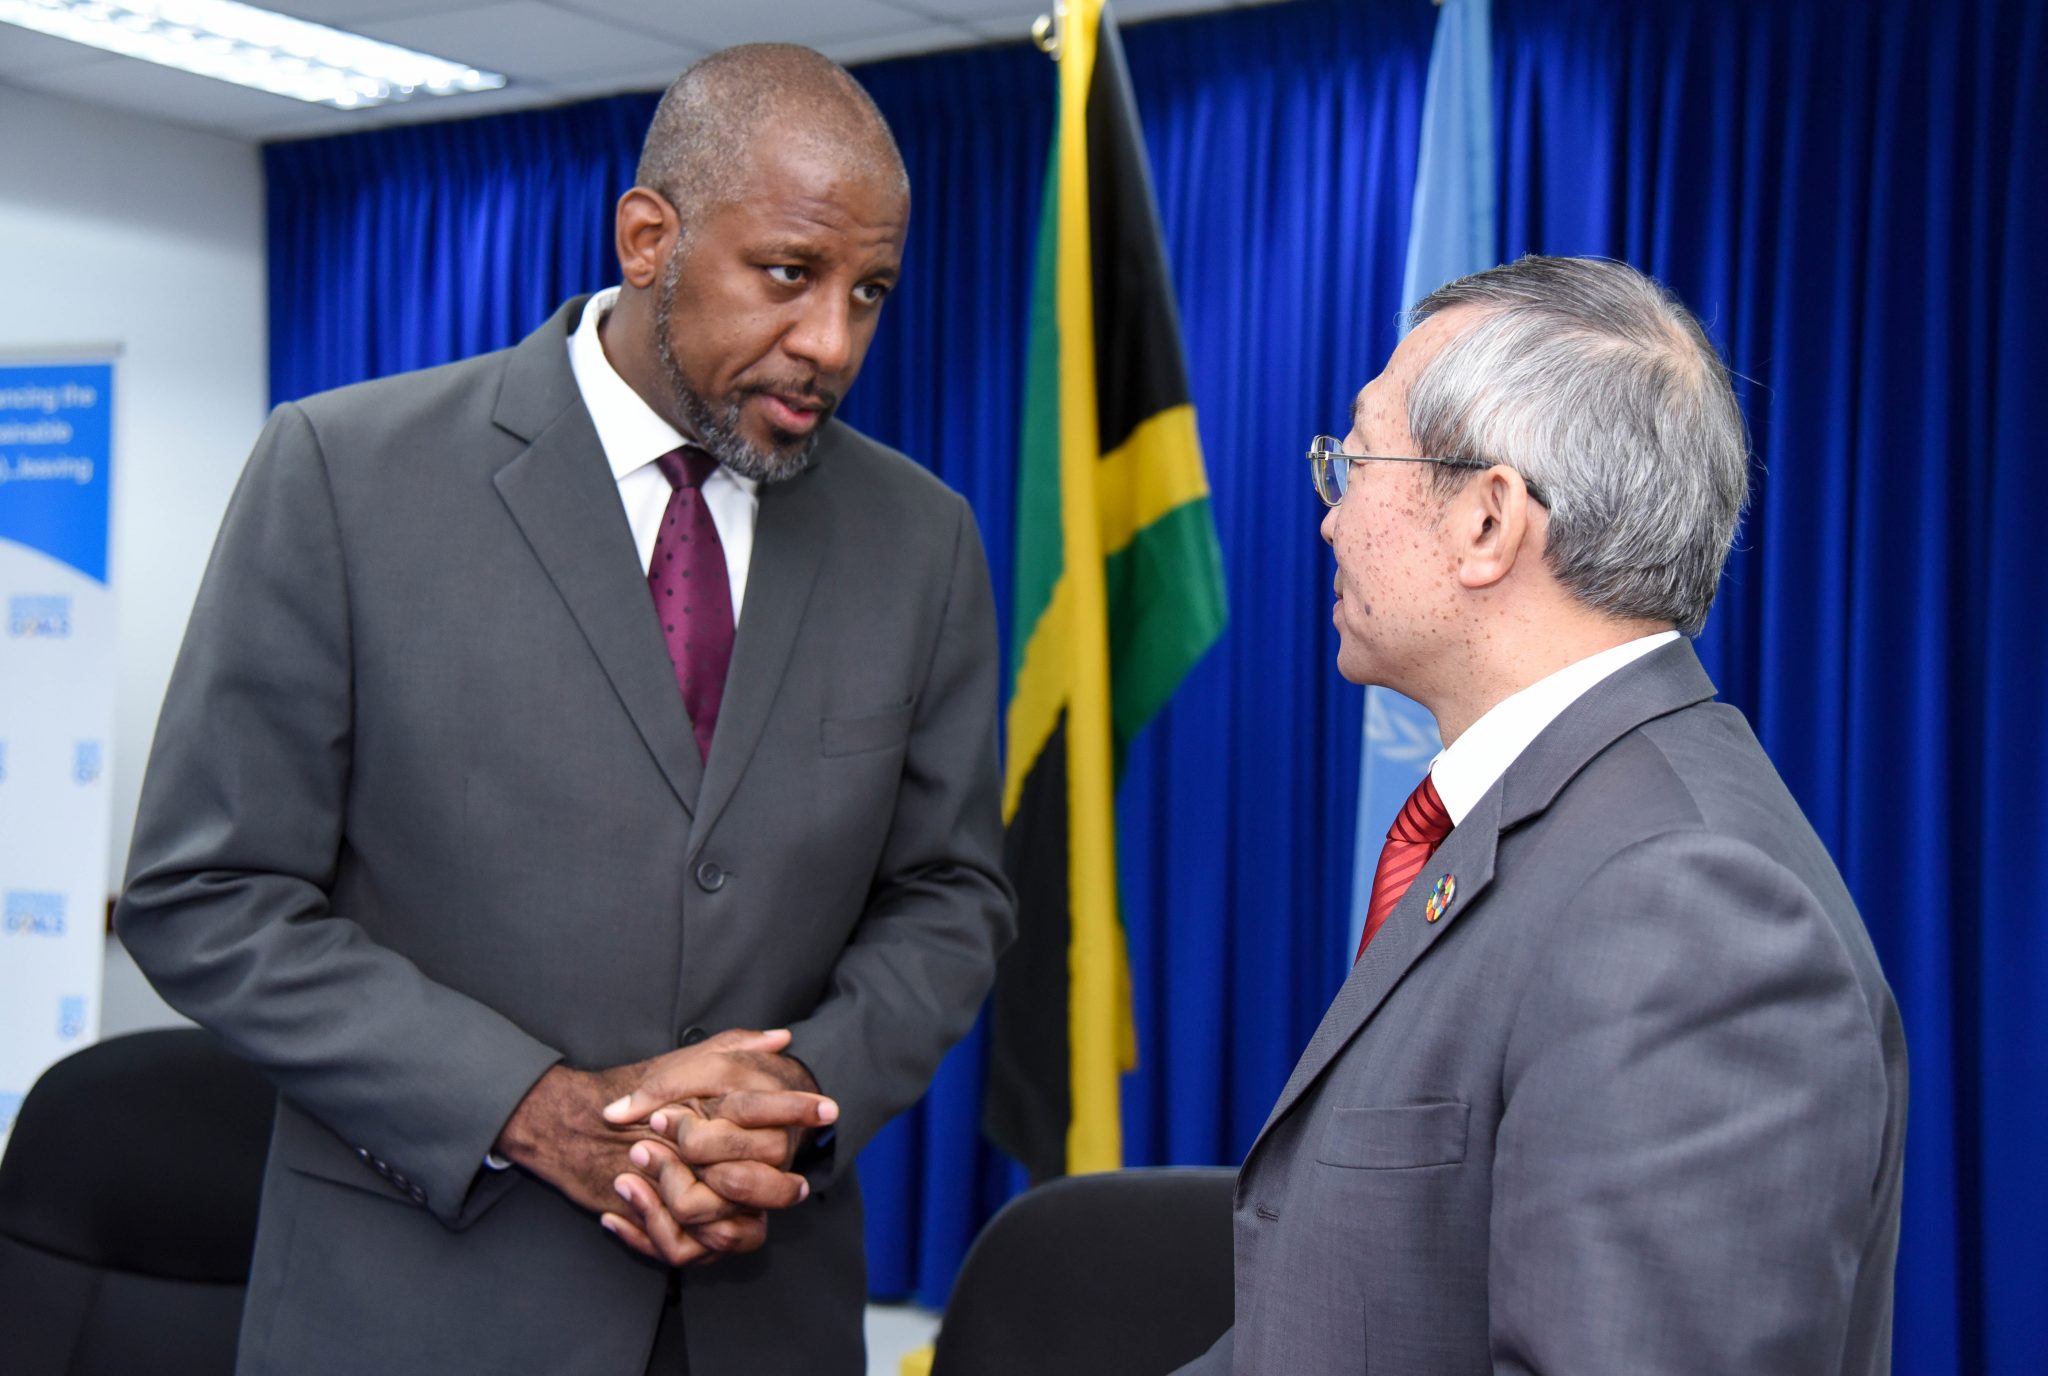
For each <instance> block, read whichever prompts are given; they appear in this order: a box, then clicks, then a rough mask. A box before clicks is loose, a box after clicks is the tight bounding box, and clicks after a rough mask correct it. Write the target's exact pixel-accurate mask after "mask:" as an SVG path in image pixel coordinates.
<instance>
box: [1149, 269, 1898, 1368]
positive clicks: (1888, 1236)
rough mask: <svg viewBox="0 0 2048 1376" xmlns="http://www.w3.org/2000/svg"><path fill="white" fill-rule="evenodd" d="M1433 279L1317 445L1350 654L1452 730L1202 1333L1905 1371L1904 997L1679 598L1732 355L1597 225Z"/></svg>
mask: <svg viewBox="0 0 2048 1376" xmlns="http://www.w3.org/2000/svg"><path fill="white" fill-rule="evenodd" d="M1416 315H1417V317H1418V321H1419V323H1418V325H1417V327H1416V328H1415V330H1414V332H1413V333H1412V334H1410V335H1409V336H1408V338H1407V340H1406V341H1405V342H1404V343H1403V344H1402V345H1401V347H1400V348H1399V349H1398V350H1396V351H1395V354H1394V357H1393V359H1392V360H1391V361H1390V362H1389V363H1388V365H1387V369H1386V371H1385V372H1384V373H1382V374H1381V375H1380V377H1379V378H1377V379H1376V380H1374V381H1373V382H1372V383H1371V384H1369V385H1368V386H1367V387H1366V388H1365V389H1364V390H1363V391H1362V392H1360V393H1359V394H1358V398H1357V400H1356V402H1355V403H1354V404H1353V407H1352V425H1351V432H1350V434H1349V435H1347V436H1346V437H1345V438H1344V439H1343V440H1342V441H1341V442H1340V441H1336V440H1331V439H1327V438H1326V439H1322V440H1318V441H1317V443H1316V445H1315V446H1314V447H1313V450H1312V453H1311V462H1312V464H1313V466H1314V469H1315V479H1316V486H1317V489H1318V491H1319V492H1320V493H1321V494H1322V496H1323V499H1324V500H1325V501H1326V502H1327V503H1329V504H1330V508H1331V509H1330V510H1329V512H1328V513H1327V515H1326V516H1325V517H1324V519H1323V524H1322V535H1323V538H1324V540H1326V541H1327V542H1328V543H1329V544H1330V546H1331V548H1332V549H1333V550H1334V551H1335V552H1336V556H1337V576H1336V606H1335V610H1334V613H1333V615H1334V619H1335V621H1336V624H1337V629H1338V633H1339V640H1340V649H1339V651H1338V668H1339V670H1340V671H1341V672H1342V673H1343V674H1344V676H1345V677H1346V678H1348V679H1351V680H1352V681H1354V682H1358V683H1377V684H1383V685H1385V686H1387V687H1389V688H1393V689H1397V690H1398V691H1400V692H1403V693H1406V694H1407V695H1409V696H1410V697H1413V698H1415V699H1416V700H1417V701H1419V702H1421V703H1423V704H1424V705H1425V706H1427V707H1428V708H1429V709H1430V710H1431V711H1432V712H1433V713H1434V714H1435V716H1436V719H1437V723H1438V726H1439V727H1440V729H1441V731H1442V734H1443V739H1444V741H1445V742H1446V743H1447V744H1446V747H1445V750H1444V752H1443V754H1441V755H1440V756H1438V757H1437V760H1436V761H1435V763H1434V764H1433V765H1432V766H1431V771H1430V777H1429V778H1428V779H1427V780H1425V782H1424V784H1423V786H1422V787H1420V788H1418V790H1417V796H1416V797H1415V798H1414V799H1412V800H1411V802H1410V804H1409V806H1408V807H1407V808H1405V809H1404V810H1403V813H1402V815H1401V817H1400V819H1399V820H1398V821H1397V822H1396V824H1395V826H1394V829H1393V832H1392V834H1391V835H1390V837H1389V840H1388V844H1387V848H1386V853H1385V855H1384V856H1383V858H1382V860H1381V863H1380V871H1379V880H1378V882H1377V883H1376V884H1375V889H1374V902H1373V905H1372V909H1371V913H1370V915H1369V917H1368V921H1367V930H1366V933H1365V941H1364V944H1363V946H1362V950H1361V955H1360V957H1359V959H1358V962H1357V964H1356V966H1355V967H1354V969H1353V970H1352V972H1351V975H1350V977H1349V978H1348V979H1347V980H1346V981H1345V984H1344V986H1343V988H1342V990H1341V991H1340V992H1339V993H1338V995H1337V998H1336V1001H1335V1002H1334V1003H1333V1004H1332V1006H1331V1008H1330V1010H1329V1012H1328V1014H1327V1015H1325V1017H1324V1019H1323V1023H1322V1026H1321V1027H1320V1028H1318V1029H1317V1031H1316V1034H1315V1037H1314V1039H1313V1040H1312V1041H1311V1042H1310V1044H1309V1047H1308V1050H1307V1051H1306V1052H1305V1053H1304V1054H1303V1056H1302V1059H1301V1062H1300V1064H1299V1065H1297V1066H1296V1068H1295V1071H1294V1074H1293V1076H1292V1077H1291V1078H1290V1080H1289V1082H1288V1084H1287V1087H1286V1088H1285V1089H1284V1090H1283V1091H1282V1093H1281V1096H1280V1101H1279V1103H1278V1104H1277V1105H1275V1107H1274V1110H1273V1114H1272V1116H1271V1118H1270V1119H1269V1120H1268V1122H1267V1125H1266V1128H1265V1131H1264V1132H1263V1133H1262V1134H1261V1136H1260V1138H1259V1140H1258V1142H1257V1143H1256V1144H1255V1145H1254V1146H1253V1148H1252V1150H1251V1153H1250V1155H1249V1156H1248V1157H1247V1158H1246V1160H1245V1164H1244V1169H1243V1172H1242V1174H1241V1175H1240V1177H1239V1187H1238V1195H1237V1221H1236V1229H1237V1324H1236V1327H1235V1329H1234V1330H1233V1332H1232V1333H1230V1334H1226V1335H1225V1337H1224V1338H1223V1340H1222V1341H1221V1342H1220V1343H1218V1344H1217V1346H1216V1347H1215V1348H1214V1349H1213V1350H1212V1351H1211V1352H1210V1353H1209V1354H1208V1356H1207V1357H1205V1358H1203V1359H1202V1360H1201V1361H1200V1362H1197V1363H1196V1364H1195V1365H1194V1366H1193V1367H1191V1368H1189V1370H1191V1371H1201V1372H1223V1371H1232V1370H1234V1371H1237V1372H1240V1373H1275V1374H1277V1373H1296V1372H1309V1371H1313V1372H1375V1373H1390V1372H1398V1373H1430V1376H1449V1374H1450V1373H1459V1372H1475V1373H1477V1372H1504V1371H1513V1372H1576V1373H1584V1372H1650V1371H1654V1372H1664V1373H1673V1372H1698V1373H1703V1374H1704V1373H1726V1372H1734V1371H1740V1372H1746V1373H1762V1372H1776V1373H1787V1374H1788V1376H1790V1373H1799V1376H1815V1374H1816V1373H1823V1372H1826V1373H1834V1372H1842V1373H1848V1372H1856V1373H1865V1372H1876V1371H1884V1370H1887V1369H1888V1368H1889V1366H1890V1339H1891V1313H1892V1298H1891V1295H1892V1268H1893V1263H1894V1260H1895V1257H1896V1254H1897V1248H1898V1228H1899V1180H1900V1170H1899V1167H1900V1149H1901V1145H1902V1141H1903V1138H1904V1128H1905V1105H1906V1064H1905V1047H1904V1044H1903V1041H1902V1039H1901V1035H1900V1029H1899V1018H1898V1011H1897V1008H1896V1006H1895V1005H1894V1003H1893V1001H1892V997H1891V993H1890V991H1889V990H1888V989H1887V988H1886V985H1885V982H1884V977H1883V975H1882V974H1881V973H1880V971H1879V969H1878V964H1877V959H1876V956H1875V954H1874V953H1873V952H1872V949H1871V945H1870V940H1869V938H1868V936H1867V935H1866V934H1865V932H1864V929H1863V924H1862V921H1861V920H1860V919H1859V918H1858V916H1857V914H1856V908H1855V905H1854V903H1853V902H1852V901H1851V900H1850V897H1849V894H1848V892H1847V891H1846V890H1845V889H1844V887H1843V885H1842V881H1841V878H1840V876H1839V875H1838V874H1837V873H1836V871H1835V868H1834V866H1833V864H1832V863H1830V861H1829V859H1828V856H1827V853H1826V851H1825V850H1823V849H1822V847H1821V844H1820V841H1819V839H1818V838H1817V837H1815V835H1814V833H1813V830H1812V828H1811V827H1809V826H1808V825H1807V823H1806V819H1805V818H1804V817H1803V816H1802V815H1801V813H1800V810H1799V806H1798V804H1797V803H1795V802H1794V801H1793V799H1792V797H1791V795H1790V794H1789V793H1788V792H1787V791H1786V789H1785V786H1784V784H1783V783H1782V782H1781V781H1780V779H1779V778H1778V775H1777V773H1776V771H1775V770H1773V769H1772V767H1771V764H1770V761H1769V760H1768V759H1766V758H1765V756H1764V753H1763V751H1762V749H1761V748H1760V747H1759V746H1758V744H1757V742H1756V738H1755V737H1754V736H1753V735H1752V734H1751V733H1750V730H1749V727H1748V725H1747V724H1746V723H1745V722H1744V721H1743V719H1742V717H1741V715H1740V714H1739V713H1737V712H1736V711H1734V710H1733V709H1731V708H1728V707H1725V706H1721V705H1719V704H1716V703H1715V702H1714V701H1713V700H1712V699H1713V696H1714V688H1713V685H1712V684H1711V683H1710V682H1709V681H1708V679H1707V677H1706V675H1705V673H1704V672H1703V671H1702V670H1701V668H1700V665H1699V662H1698V660H1697V659H1696V658H1694V656H1693V652H1692V649H1691V646H1690V645H1689V644H1688V643H1687V642H1686V640H1685V639H1684V638H1683V637H1684V636H1685V635H1689V634H1692V633H1695V632H1697V631H1698V630H1699V628H1700V625H1701V623H1702V622H1703V621H1704V619H1705V617H1706V614H1707V609H1708V607H1709V606H1710V605H1711V603H1712V601H1713V596H1714V588H1715V584H1716V582H1717V581H1718V579H1719V577H1720V571H1721V564H1722V561H1723V559H1724V558H1725V556H1726V554H1727V551H1728V548H1729V545H1730V543H1731V542H1732V540H1733V538H1734V534H1735V529H1736V523H1737V520H1738V518H1739V515H1740V512H1741V508H1742V503H1743V499H1744V495H1745V490H1746V472H1747V462H1748V454H1747V446H1746V444H1745V440H1744V434H1743V426H1742V419H1741V415H1740V413H1739V411H1738V410H1737V407H1736V403H1735V398H1734V395H1733V393H1732V392H1731V390H1730V388H1729V385H1728V376H1727V371H1726V369H1725V368H1723V366H1722V365H1721V362H1720V360H1719V358H1718V357H1717V356H1716V355H1715V353H1714V350H1713V348H1712V346H1711V345H1710V344H1709V343H1708V342H1707V340H1706V338H1705V336H1704V334H1703V333H1702V332H1701V330H1700V328H1699V325H1698V323H1697V322H1696V321H1695V320H1694V319H1693V317H1692V316H1691V315H1690V314H1689V313H1688V312H1687V311H1686V310H1685V308H1684V307H1683V306H1681V305H1679V303H1678V302H1677V301H1676V300H1674V299H1673V298H1672V297H1671V296H1670V295H1669V294H1668V293H1666V292H1665V291H1664V290H1663V289H1662V288H1660V287H1659V286H1658V285H1657V284H1656V283H1654V282H1652V281H1650V280H1649V279H1647V278H1645V277H1643V276H1642V275H1641V274H1639V273H1637V272H1635V271H1633V270H1632V269H1630V268H1628V267H1625V266H1623V265H1621V264H1618V263H1612V262H1605V261H1597V260H1581V259H1544V258H1526V259H1523V260H1522V261H1521V262H1518V263H1515V264H1512V265H1510V266H1507V267H1502V268H1496V269H1493V270H1492V271H1489V272H1485V273H1481V274H1478V275H1477V276H1474V277H1470V278H1466V279H1464V280H1462V281H1459V282H1455V283H1452V284H1451V285H1450V286H1447V287H1445V288H1443V289H1442V290H1441V291H1438V292H1437V293H1436V294H1434V295H1433V296H1431V297H1430V298H1429V299H1428V300H1426V301H1424V302H1423V303H1422V305H1421V306H1420V307H1419V308H1418V310H1417V312H1416Z"/></svg>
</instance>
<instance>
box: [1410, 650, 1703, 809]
mask: <svg viewBox="0 0 2048 1376" xmlns="http://www.w3.org/2000/svg"><path fill="white" fill-rule="evenodd" d="M1676 639H1678V632H1677V631H1658V632H1657V633H1656V634H1654V635H1646V636H1643V637H1641V638H1640V639H1637V640H1631V641H1628V642H1627V643H1625V644H1621V645H1616V646H1613V647H1612V648H1610V649H1606V650H1602V651H1601V652H1600V653H1599V654H1597V655H1588V656H1587V657H1586V658H1584V659H1582V660H1580V661H1578V662H1577V663H1576V664H1567V665H1565V667H1564V668H1562V669H1559V670H1558V671H1557V672H1556V673H1554V674H1551V675H1550V676H1549V677H1547V678H1540V679H1537V680H1536V681H1535V682H1534V683H1532V684H1530V685H1529V686H1528V687H1527V688H1524V689H1522V691H1521V692H1519V693H1513V694H1510V695H1509V696H1507V697H1504V698H1502V699H1501V700H1500V701H1499V702H1497V703H1495V704H1494V705H1493V706H1492V707H1490V708H1488V709H1487V711H1486V714H1485V715H1484V716H1482V717H1480V718H1479V720H1478V721H1475V722H1473V723H1472V725H1471V726H1469V727H1467V728H1466V730H1465V734H1464V735H1462V736H1460V737H1458V739H1456V740H1455V741H1452V742H1451V743H1450V745H1449V746H1447V747H1446V748H1445V749H1444V750H1443V751H1442V752H1441V753H1440V754H1438V756H1437V757H1436V758H1435V759H1434V760H1431V761H1430V763H1429V777H1430V778H1431V779H1433V780H1434V781H1435V782H1436V791H1437V796H1438V797H1440V798H1442V799H1443V800H1444V810H1445V811H1446V812H1449V813H1450V814H1451V823H1452V825H1454V826H1455V825H1456V824H1457V823H1459V822H1462V821H1464V820H1465V814H1466V813H1468V812H1470V811H1471V810H1472V809H1473V807H1474V805H1476V804H1477V803H1478V802H1479V800H1480V799H1481V798H1482V797H1484V796H1485V795H1486V790H1487V789H1489V788H1492V787H1493V784H1494V781H1495V780H1496V779H1498V778H1500V776H1501V775H1503V774H1505V773H1507V772H1508V766H1509V765H1511V764H1513V763H1514V762H1515V759H1516V757H1518V756H1519V755H1520V754H1521V753H1522V752H1523V751H1524V750H1526V749H1528V748H1529V742H1530V741H1533V740H1535V739H1536V737H1538V736H1539V735H1541V734H1542V733H1543V728H1544V727H1546V726H1548V725H1550V723H1551V722H1553V721H1555V720H1557V718H1558V715H1559V714H1560V713H1562V712H1563V711H1564V709H1565V708H1567V707H1569V706H1571V705H1572V704H1573V703H1575V702H1577V701H1578V700H1579V698H1580V697H1581V696H1583V695H1584V694H1585V692H1586V691H1587V690H1588V689H1590V688H1591V687H1592V686H1593V685H1594V684H1596V683H1598V682H1599V681H1600V680H1601V679H1603V678H1606V677H1607V676H1608V675H1609V674H1611V673H1614V672H1615V671H1616V670H1617V669H1621V668H1623V667H1625V666H1627V665H1629V664H1633V663H1634V662H1635V661H1637V660H1638V659H1641V658H1642V657H1643V656H1644V655H1646V654H1648V653H1650V651H1652V650H1654V649H1656V648H1657V647H1658V646H1660V645H1669V644H1670V643H1671V642H1672V641H1674V640H1676Z"/></svg>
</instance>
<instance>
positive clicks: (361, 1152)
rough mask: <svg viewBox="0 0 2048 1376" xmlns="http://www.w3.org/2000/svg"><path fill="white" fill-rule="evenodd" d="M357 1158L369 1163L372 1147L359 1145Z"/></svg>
mask: <svg viewBox="0 0 2048 1376" xmlns="http://www.w3.org/2000/svg"><path fill="white" fill-rule="evenodd" d="M356 1160H358V1161H361V1162H364V1163H365V1164H367V1163H368V1162H369V1160H370V1149H369V1148H368V1147H357V1148H356Z"/></svg>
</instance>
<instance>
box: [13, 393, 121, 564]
mask: <svg viewBox="0 0 2048 1376" xmlns="http://www.w3.org/2000/svg"><path fill="white" fill-rule="evenodd" d="M113 391H114V368H113V365H112V364H110V363H67V364H52V365H46V366H39V367H0V540H13V541H15V542H16V543H17V544H22V545H26V546H28V547H29V548H30V549H34V550H40V551H42V552H43V553H45V554H47V555H49V556H51V557H52V558H54V559H58V560H61V561H62V562H64V563H66V564H69V565H71V567H73V568H75V569H77V570H78V571H79V572H80V573H83V574H84V575H86V577H88V578H91V579H93V580H94V581H95V582H99V583H104V582H106V581H107V456H108V455H109V454H110V453H111V452H112V451H113V447H114V446H113V438H114V436H113V424H114V413H113V405H112V402H113Z"/></svg>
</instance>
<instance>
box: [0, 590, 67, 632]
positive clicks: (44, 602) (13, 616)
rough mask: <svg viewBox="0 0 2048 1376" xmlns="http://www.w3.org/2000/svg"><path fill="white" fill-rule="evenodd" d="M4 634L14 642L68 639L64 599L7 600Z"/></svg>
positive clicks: (21, 598) (15, 598)
mask: <svg viewBox="0 0 2048 1376" xmlns="http://www.w3.org/2000/svg"><path fill="white" fill-rule="evenodd" d="M7 634H8V635H9V636H12V637H13V638H14V639H16V640H28V639H42V640H67V639H69V638H70V636H71V599H70V598H68V597H10V598H8V599H7Z"/></svg>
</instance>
